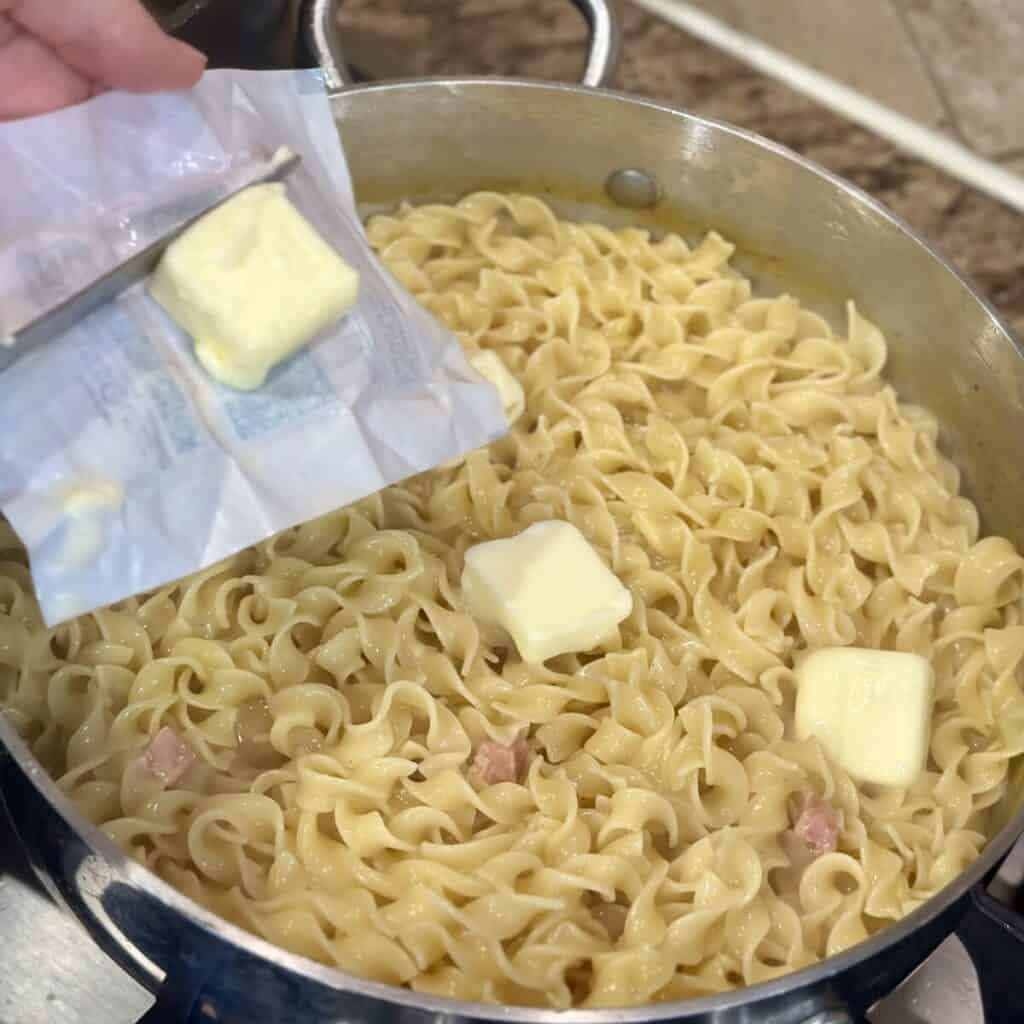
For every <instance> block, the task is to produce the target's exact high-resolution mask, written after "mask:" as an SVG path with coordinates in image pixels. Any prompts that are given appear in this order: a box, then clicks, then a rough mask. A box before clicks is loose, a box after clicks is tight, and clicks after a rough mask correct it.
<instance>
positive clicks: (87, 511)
mask: <svg viewBox="0 0 1024 1024" xmlns="http://www.w3.org/2000/svg"><path fill="white" fill-rule="evenodd" d="M58 500H59V502H60V506H61V511H62V512H63V513H64V516H65V523H64V536H63V541H62V543H61V548H60V554H59V555H58V557H57V561H56V566H57V567H59V568H60V570H62V571H63V572H76V571H78V570H79V569H83V568H85V566H87V565H88V564H89V563H90V562H92V561H94V560H95V558H96V556H97V555H99V553H100V552H101V551H102V550H103V545H104V542H105V540H106V527H105V520H106V516H107V515H108V514H110V513H112V512H116V511H117V510H118V509H119V508H120V507H121V505H122V504H123V503H124V488H122V487H121V485H120V484H119V483H116V482H115V481H113V480H97V481H95V482H94V483H89V484H78V485H76V486H74V487H69V488H67V489H66V490H65V491H63V492H62V493H61V494H60V496H59V498H58Z"/></svg>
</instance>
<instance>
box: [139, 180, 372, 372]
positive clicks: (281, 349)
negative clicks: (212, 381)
mask: <svg viewBox="0 0 1024 1024" xmlns="http://www.w3.org/2000/svg"><path fill="white" fill-rule="evenodd" d="M149 287H150V292H151V293H152V295H153V297H154V298H155V299H156V300H157V302H159V303H160V305H161V306H163V307H164V309H166V310H167V312H168V313H169V314H170V315H171V317H172V318H173V319H174V320H175V321H176V322H177V324H178V325H179V326H180V327H182V328H183V329H184V330H186V331H187V332H188V333H189V334H190V335H191V336H192V339H193V341H194V342H195V349H196V358H198V360H199V362H200V363H201V364H202V365H203V367H204V368H205V369H206V370H207V372H208V373H209V374H210V375H211V376H213V377H215V378H216V379H217V380H219V381H221V382H222V383H224V384H227V385H229V386H231V387H234V388H239V389H241V390H245V391H249V390H252V389H254V388H258V387H260V386H261V385H262V384H263V382H264V380H266V376H267V374H268V373H269V371H270V370H271V368H272V367H273V366H275V365H276V364H277V363H279V362H280V361H281V360H282V359H285V358H287V357H288V356H290V355H291V354H292V353H293V352H295V351H296V350H297V349H299V348H301V347H302V346H303V345H305V344H306V343H307V342H309V341H311V340H312V339H313V338H314V337H315V336H316V335H317V334H319V333H320V332H321V331H322V330H324V329H325V328H327V327H329V326H330V325H331V324H332V323H334V322H335V321H336V320H338V319H339V317H341V315H342V314H343V313H345V312H346V311H347V310H348V309H350V308H351V307H352V305H353V304H354V303H355V300H356V293H357V292H358V289H359V275H358V273H356V271H355V270H353V269H352V267H350V266H349V265H348V264H347V263H346V262H345V261H344V260H343V259H342V258H341V257H340V256H339V255H338V254H337V253H336V252H335V251H334V249H332V248H331V246H329V245H328V244H327V243H326V242H325V241H324V240H323V239H322V238H321V237H320V235H318V234H317V232H316V231H315V230H314V228H313V226H312V225H311V224H310V223H309V221H307V220H306V218H305V217H303V216H302V214H301V213H299V211H298V210H297V209H296V208H295V207H294V206H293V205H292V204H291V202H290V201H289V199H288V196H287V194H286V191H285V187H284V185H283V184H280V183H274V184H269V185H254V186H253V187H252V188H247V189H246V190H245V191H244V192H240V193H239V194H238V195H237V196H234V197H232V198H231V199H229V200H228V201H227V202H225V203H224V204H223V205H221V206H219V207H217V209H215V210H213V211H211V212H210V213H209V214H207V215H206V216H205V217H203V218H202V219H201V220H199V221H197V222H196V223H195V224H193V225H192V227H190V228H189V229H188V230H187V231H185V232H184V233H183V234H182V235H181V236H180V237H179V238H176V239H175V240H174V241H173V242H172V243H171V244H170V245H169V246H168V247H167V250H166V251H165V252H164V255H163V258H162V259H161V261H160V264H159V266H158V267H157V269H156V271H155V273H154V274H153V277H152V279H151V281H150V286H149Z"/></svg>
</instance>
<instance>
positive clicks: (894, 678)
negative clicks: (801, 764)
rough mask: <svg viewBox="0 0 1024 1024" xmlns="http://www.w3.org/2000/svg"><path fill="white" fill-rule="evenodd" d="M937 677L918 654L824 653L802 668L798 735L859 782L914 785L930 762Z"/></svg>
mask: <svg viewBox="0 0 1024 1024" xmlns="http://www.w3.org/2000/svg"><path fill="white" fill-rule="evenodd" d="M934 685H935V680H934V673H933V672H932V667H931V665H930V664H929V663H928V662H927V661H926V660H925V659H924V658H922V657H920V656H919V655H917V654H903V653H900V652H898V651H871V650H864V649H863V648H859V647H832V648H824V649H822V650H818V651H815V652H814V653H812V654H810V655H809V656H808V657H807V658H806V659H804V661H803V662H802V663H801V664H800V666H799V668H798V669H797V687H798V689H797V697H796V732H797V736H798V737H799V738H800V739H807V738H808V737H811V736H813V737H815V738H816V739H817V740H818V742H819V743H821V745H822V747H823V748H824V750H825V753H826V754H827V755H828V756H829V757H830V758H831V759H832V760H833V761H835V763H836V764H838V765H839V766H840V767H841V768H843V769H844V770H845V771H846V772H847V773H848V774H849V775H850V776H851V777H852V778H854V779H856V780H857V781H859V782H874V783H878V784H879V785H883V786H909V785H910V784H911V783H912V782H913V781H914V780H915V779H916V778H917V776H918V775H919V774H920V773H921V772H922V771H923V770H924V767H925V763H926V761H927V757H928V743H929V732H930V726H931V717H932V700H933V693H934Z"/></svg>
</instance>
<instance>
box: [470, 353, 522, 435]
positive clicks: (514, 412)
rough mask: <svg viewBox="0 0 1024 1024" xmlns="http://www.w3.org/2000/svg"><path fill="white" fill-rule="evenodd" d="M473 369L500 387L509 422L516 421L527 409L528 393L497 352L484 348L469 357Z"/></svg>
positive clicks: (502, 402) (500, 395) (499, 393)
mask: <svg viewBox="0 0 1024 1024" xmlns="http://www.w3.org/2000/svg"><path fill="white" fill-rule="evenodd" d="M469 362H470V364H471V365H472V367H473V369H474V370H476V372H477V373H479V374H480V376H481V377H483V378H484V380H486V381H487V382H488V383H489V384H493V385H494V386H495V387H496V388H497V389H498V395H499V397H500V398H501V404H502V406H503V407H504V409H505V415H506V416H507V417H508V422H509V424H510V425H511V424H513V423H515V421H516V420H517V419H519V417H520V416H522V415H523V412H524V410H525V409H526V395H525V393H524V392H523V386H522V384H520V383H519V381H517V380H516V379H515V377H514V376H513V375H512V374H511V373H510V372H509V369H508V367H507V366H506V365H505V364H504V363H503V362H502V361H501V356H499V355H498V354H497V353H496V352H491V351H490V350H486V349H485V350H484V351H482V352H477V353H475V354H474V355H471V356H470V357H469Z"/></svg>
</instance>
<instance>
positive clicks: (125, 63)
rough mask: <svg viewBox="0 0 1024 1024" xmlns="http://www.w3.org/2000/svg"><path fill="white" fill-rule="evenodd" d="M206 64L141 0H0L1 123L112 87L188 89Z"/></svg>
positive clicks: (145, 90)
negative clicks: (159, 22)
mask: <svg viewBox="0 0 1024 1024" xmlns="http://www.w3.org/2000/svg"><path fill="white" fill-rule="evenodd" d="M205 67H206V58H205V57H204V56H203V55H202V54H201V53H200V52H199V51H198V50H194V49H193V48H192V47H191V46H188V45H186V44H185V43H182V42H180V41H178V40H176V39H172V38H171V37H170V36H168V35H166V34H165V33H164V32H163V31H161V29H160V27H159V26H158V25H157V23H156V22H155V21H154V20H153V18H152V17H150V15H149V13H148V12H147V11H146V10H145V8H143V7H142V5H141V4H140V3H139V0H0V121H3V120H9V119H12V118H16V117H30V116H32V115H33V114H43V113H46V112H48V111H51V110H57V109H59V108H61V107H67V106H71V105H72V104H74V103H80V102H82V100H86V99H88V98H89V97H90V96H94V95H95V94H96V93H99V92H105V91H106V90H107V89H127V90H129V91H131V92H159V91H161V90H165V89H168V90H170V89H188V88H190V87H191V86H193V85H195V83H196V82H197V81H198V80H199V78H200V76H201V75H202V73H203V69H204V68H205Z"/></svg>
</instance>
